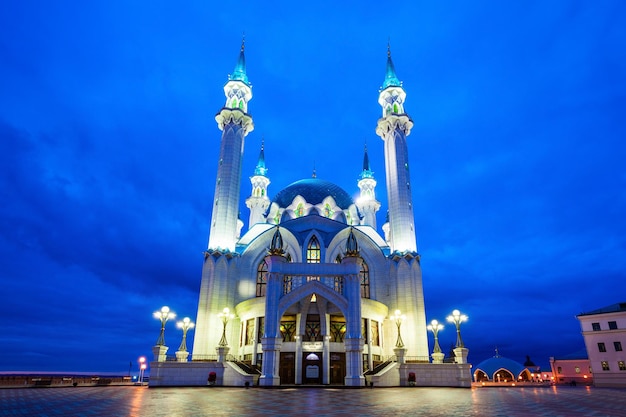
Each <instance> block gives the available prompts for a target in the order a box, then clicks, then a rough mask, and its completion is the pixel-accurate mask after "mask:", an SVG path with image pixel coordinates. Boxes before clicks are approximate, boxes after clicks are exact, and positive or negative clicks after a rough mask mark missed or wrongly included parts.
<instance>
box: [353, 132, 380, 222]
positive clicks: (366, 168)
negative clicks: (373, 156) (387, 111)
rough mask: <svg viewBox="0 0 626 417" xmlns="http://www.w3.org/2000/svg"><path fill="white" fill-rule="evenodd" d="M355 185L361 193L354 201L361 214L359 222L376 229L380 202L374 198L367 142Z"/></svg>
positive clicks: (372, 173) (374, 187) (373, 183)
mask: <svg viewBox="0 0 626 417" xmlns="http://www.w3.org/2000/svg"><path fill="white" fill-rule="evenodd" d="M357 185H358V186H359V189H360V190H361V194H360V196H359V198H358V199H357V201H356V205H357V207H358V208H359V211H360V212H361V214H362V215H363V219H362V220H361V224H362V225H365V226H372V227H373V228H374V229H376V212H377V211H378V209H380V202H379V201H377V200H376V192H375V189H376V180H375V179H374V172H372V170H371V169H370V160H369V157H368V156H367V144H365V149H364V152H363V171H361V174H360V175H359V181H358V182H357Z"/></svg>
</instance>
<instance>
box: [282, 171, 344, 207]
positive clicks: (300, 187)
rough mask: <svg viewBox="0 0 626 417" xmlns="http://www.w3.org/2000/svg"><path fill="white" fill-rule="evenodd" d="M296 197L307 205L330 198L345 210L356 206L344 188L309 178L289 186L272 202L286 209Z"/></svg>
mask: <svg viewBox="0 0 626 417" xmlns="http://www.w3.org/2000/svg"><path fill="white" fill-rule="evenodd" d="M296 196H301V197H302V198H304V199H305V200H306V202H307V203H309V204H313V205H315V204H320V203H321V202H323V201H324V199H325V198H326V197H328V196H330V197H332V198H333V199H334V200H335V203H337V205H338V206H339V207H340V208H342V209H344V210H345V209H348V208H349V207H350V206H351V205H352V204H354V201H353V200H352V197H350V194H348V193H347V192H346V191H344V189H343V188H341V187H339V186H338V185H336V184H333V183H332V182H328V181H324V180H320V179H317V178H307V179H304V180H300V181H296V182H294V183H292V184H290V185H288V186H287V187H286V188H284V189H283V190H282V191H280V192H279V193H278V194H276V196H275V197H274V199H273V200H272V201H273V202H275V203H276V204H278V206H279V207H283V208H284V207H287V206H289V205H290V204H291V203H292V202H293V199H294V198H296Z"/></svg>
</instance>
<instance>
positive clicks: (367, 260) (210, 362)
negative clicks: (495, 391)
mask: <svg viewBox="0 0 626 417" xmlns="http://www.w3.org/2000/svg"><path fill="white" fill-rule="evenodd" d="M224 93H225V96H226V100H225V105H224V107H223V108H222V109H221V110H220V111H219V112H218V114H217V115H216V117H215V120H216V121H217V124H218V127H219V129H220V130H221V131H222V139H221V146H220V154H219V164H218V172H217V175H216V183H215V195H214V198H213V204H212V206H213V213H212V218H211V226H210V236H209V243H208V248H207V250H206V252H205V253H204V266H203V270H202V282H201V289H200V297H199V303H198V316H197V319H196V329H195V337H194V343H193V351H192V354H191V356H190V359H191V360H189V361H188V360H187V359H186V356H185V359H184V360H180V361H179V362H171V363H170V362H168V361H166V360H165V358H166V356H165V353H164V347H160V348H159V349H160V350H158V351H155V355H156V358H155V359H156V360H155V362H153V363H152V370H151V377H150V384H151V385H182V384H184V385H203V384H204V385H206V383H207V372H208V373H210V372H214V374H213V375H216V374H217V379H216V381H217V383H220V382H221V383H223V384H227V385H237V384H240V383H241V381H245V382H248V383H252V384H258V385H261V386H277V385H291V384H295V385H300V384H318V385H326V384H338V385H347V386H364V385H365V384H366V382H367V383H375V384H377V385H406V384H408V382H412V383H415V384H416V385H430V386H437V385H441V386H464V387H469V386H470V384H471V375H470V365H468V364H467V363H466V359H467V349H465V348H464V347H459V348H458V349H457V352H455V354H456V360H457V363H452V364H450V363H441V362H442V361H441V360H437V361H436V362H438V363H432V364H431V363H429V362H430V355H429V348H428V338H427V329H426V318H425V306H424V295H423V289H422V271H421V268H420V256H419V254H418V252H417V245H416V235H415V224H414V215H413V205H412V201H411V179H410V170H409V168H410V167H409V158H408V148H407V136H408V135H409V134H410V133H411V128H412V127H413V122H412V120H411V118H410V117H409V116H408V114H407V113H406V110H405V99H406V93H405V91H404V89H403V88H402V83H401V82H400V81H399V79H398V78H397V76H396V73H395V69H394V65H393V62H392V60H391V54H390V53H389V52H388V56H387V70H386V76H385V80H384V82H383V85H382V88H381V90H380V95H379V100H378V103H379V104H380V106H381V118H380V119H379V120H378V123H377V128H376V133H377V134H378V135H379V136H380V138H381V139H382V140H383V142H384V150H385V153H384V155H385V170H386V192H387V197H388V198H387V200H388V202H389V207H387V210H388V222H387V223H386V224H384V225H383V226H382V230H383V231H384V233H383V235H381V234H380V232H379V231H378V230H377V227H376V212H377V211H378V210H379V209H380V207H381V204H380V203H379V202H378V201H377V200H376V193H377V190H376V186H377V182H376V180H375V178H374V175H373V172H372V171H371V170H370V165H369V159H368V154H367V149H365V152H364V162H363V167H362V170H361V172H360V176H359V180H358V183H357V186H358V188H359V190H360V196H359V198H358V199H357V200H356V201H354V200H353V199H352V197H351V195H350V193H348V192H346V191H345V190H343V189H342V188H340V187H339V186H337V185H335V184H333V183H332V182H329V181H325V180H322V179H319V178H316V176H315V174H314V175H313V177H312V178H306V179H300V180H297V181H295V182H293V183H292V184H291V185H289V186H288V187H286V188H285V189H283V190H280V191H278V192H276V193H275V194H274V195H273V197H271V195H272V193H271V192H270V190H269V184H270V180H269V177H268V176H267V174H268V170H267V168H266V165H265V152H266V149H265V146H264V145H263V146H262V147H261V151H260V155H259V159H258V163H257V166H256V168H255V170H254V175H253V176H252V177H250V181H251V193H250V196H249V197H248V198H247V199H246V201H245V202H246V206H247V207H248V208H249V209H250V213H249V229H248V230H247V231H245V233H243V234H242V233H241V229H242V222H241V221H240V220H239V219H238V213H239V203H240V201H239V199H240V183H241V177H242V156H243V144H244V138H245V137H246V135H247V134H248V133H249V132H251V131H252V129H253V126H254V125H253V121H252V117H251V116H250V114H249V113H248V106H249V102H250V100H251V99H252V88H251V84H250V83H249V81H248V77H247V74H246V69H245V57H244V47H243V45H242V48H241V52H240V55H239V60H238V63H237V65H236V67H235V70H234V72H233V74H232V75H231V76H230V77H229V79H228V81H227V83H226V85H225V86H224ZM357 173H358V170H356V169H355V174H357ZM224 308H229V310H230V312H231V313H233V315H234V317H233V318H232V319H231V318H228V320H224V316H223V315H222V316H221V315H220V314H221V313H222V311H223V309H224ZM396 310H400V311H401V313H402V316H401V317H402V322H401V323H399V322H398V321H397V319H396V318H395V316H394V313H395V311H396ZM399 330H400V331H399ZM216 356H217V357H216ZM181 358H182V356H181ZM424 366H426V367H427V368H423V367H424ZM424 369H426V371H425V370H424ZM255 370H258V374H256V375H255ZM366 380H367V381H366Z"/></svg>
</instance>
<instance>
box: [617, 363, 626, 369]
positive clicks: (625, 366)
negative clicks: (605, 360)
mask: <svg viewBox="0 0 626 417" xmlns="http://www.w3.org/2000/svg"><path fill="white" fill-rule="evenodd" d="M617 366H619V370H620V371H626V363H624V361H619V362H617Z"/></svg>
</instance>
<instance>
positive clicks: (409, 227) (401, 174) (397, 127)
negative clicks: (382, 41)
mask: <svg viewBox="0 0 626 417" xmlns="http://www.w3.org/2000/svg"><path fill="white" fill-rule="evenodd" d="M405 98H406V93H405V92H404V89H403V88H402V83H401V82H400V80H398V77H397V76H396V70H395V69H394V67H393V62H392V61H391V50H390V48H389V46H388V47H387V74H386V76H385V82H384V83H383V86H382V87H381V90H380V94H379V96H378V103H379V104H380V105H381V106H382V108H383V117H381V118H380V119H378V126H377V127H376V134H377V135H378V136H380V137H381V138H382V139H383V141H385V171H386V177H387V178H386V180H387V200H388V205H389V225H390V242H391V251H392V252H402V253H404V252H417V244H416V240H415V225H414V221H415V220H414V217H413V204H412V203H411V182H410V176H409V154H408V151H407V146H406V137H407V136H408V135H409V133H410V132H411V128H412V127H413V121H412V120H411V118H410V117H409V115H408V114H406V113H405V112H404V99H405Z"/></svg>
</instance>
